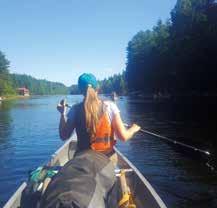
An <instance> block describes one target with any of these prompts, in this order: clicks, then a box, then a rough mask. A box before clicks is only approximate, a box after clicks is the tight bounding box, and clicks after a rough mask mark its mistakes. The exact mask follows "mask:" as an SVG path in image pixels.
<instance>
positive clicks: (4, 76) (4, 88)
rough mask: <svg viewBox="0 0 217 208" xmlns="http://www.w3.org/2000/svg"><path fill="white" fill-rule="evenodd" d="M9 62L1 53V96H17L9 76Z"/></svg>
mask: <svg viewBox="0 0 217 208" xmlns="http://www.w3.org/2000/svg"><path fill="white" fill-rule="evenodd" d="M8 68H9V61H8V60H7V59H6V57H5V55H4V54H3V53H2V52H1V51H0V96H2V95H11V94H15V91H14V89H13V88H12V82H11V79H10V75H9V70H8Z"/></svg>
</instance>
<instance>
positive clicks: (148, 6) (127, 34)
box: [0, 0, 176, 86]
mask: <svg viewBox="0 0 217 208" xmlns="http://www.w3.org/2000/svg"><path fill="white" fill-rule="evenodd" d="M175 3H176V0H0V51H2V52H3V53H4V54H5V55H6V58H7V59H8V60H9V61H10V72H11V73H20V74H28V75H31V76H33V77H35V78H40V79H47V80H49V81H57V82H62V83H64V84H65V85H67V86H70V85H71V84H75V83H77V79H78V77H79V75H80V74H82V73H93V74H94V75H95V76H96V77H97V79H100V80H102V79H104V78H106V77H109V76H111V75H113V74H115V73H121V72H122V71H123V70H124V69H125V67H126V55H127V53H126V47H127V44H128V42H129V41H130V40H131V39H132V37H133V36H134V35H135V34H136V33H137V32H139V31H141V30H146V29H152V27H153V26H154V25H155V24H156V22H157V21H158V20H159V19H162V20H163V21H165V20H167V19H168V18H170V11H171V10H172V9H173V8H174V6H175Z"/></svg>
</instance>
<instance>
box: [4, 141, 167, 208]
mask: <svg viewBox="0 0 217 208" xmlns="http://www.w3.org/2000/svg"><path fill="white" fill-rule="evenodd" d="M76 143H77V142H76V139H73V138H71V139H69V140H68V141H66V142H65V144H64V145H63V146H62V147H60V148H59V149H58V150H57V151H56V152H55V153H54V154H53V155H52V156H51V158H50V160H49V162H48V163H47V164H48V165H50V166H57V165H61V166H63V165H64V164H65V163H66V162H67V161H68V160H69V159H72V158H73V155H74V153H75V149H76ZM115 151H116V153H117V155H118V167H119V168H120V169H126V170H131V171H129V172H127V173H126V181H127V185H128V186H129V188H130V191H131V193H132V195H133V197H134V202H135V204H136V207H137V208H166V205H165V204H164V202H163V201H162V199H161V198H160V197H159V195H158V194H157V192H156V191H155V190H154V188H153V187H152V186H151V184H150V183H149V182H148V181H147V179H146V178H145V177H144V176H143V175H142V174H141V173H140V172H139V170H138V169H137V168H136V167H135V166H134V165H133V164H132V163H131V162H130V161H129V160H128V159H127V158H126V157H125V156H124V155H123V154H122V153H121V152H120V151H119V150H117V148H115ZM26 185H27V183H26V182H23V183H22V184H21V186H20V187H19V188H18V189H17V191H16V192H15V193H14V194H13V195H12V196H11V198H10V199H9V200H8V202H7V203H6V204H5V206H4V207H3V208H18V207H20V200H21V195H22V191H23V190H24V188H25V187H26Z"/></svg>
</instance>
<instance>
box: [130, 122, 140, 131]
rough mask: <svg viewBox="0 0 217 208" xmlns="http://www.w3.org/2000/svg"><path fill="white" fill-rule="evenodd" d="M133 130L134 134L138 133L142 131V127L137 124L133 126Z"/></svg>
mask: <svg viewBox="0 0 217 208" xmlns="http://www.w3.org/2000/svg"><path fill="white" fill-rule="evenodd" d="M131 128H132V129H133V131H134V134H135V133H136V132H138V131H140V129H141V127H140V126H139V125H137V124H135V123H134V124H133V125H132V126H131Z"/></svg>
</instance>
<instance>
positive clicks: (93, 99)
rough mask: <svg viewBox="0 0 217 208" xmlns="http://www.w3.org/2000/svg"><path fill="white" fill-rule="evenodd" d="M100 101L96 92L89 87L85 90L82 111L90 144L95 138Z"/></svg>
mask: <svg viewBox="0 0 217 208" xmlns="http://www.w3.org/2000/svg"><path fill="white" fill-rule="evenodd" d="M100 109H101V105H100V100H99V99H98V96H97V92H96V91H95V90H94V89H93V88H92V87H90V86H88V88H87V92H86V96H85V100H84V110H85V117H86V128H87V132H88V133H89V134H90V141H91V142H92V141H93V140H94V139H95V136H96V126H97V123H98V121H99V117H100V114H101V110H100Z"/></svg>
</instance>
